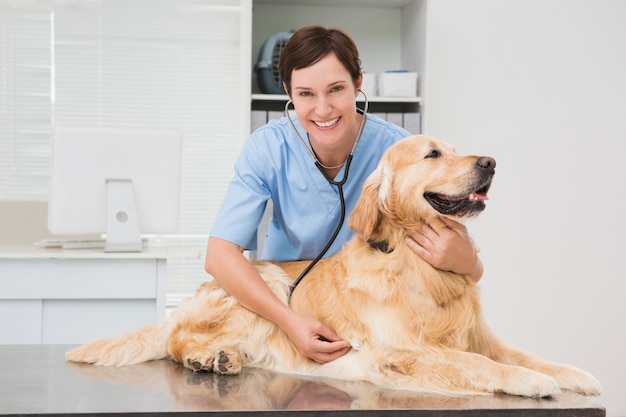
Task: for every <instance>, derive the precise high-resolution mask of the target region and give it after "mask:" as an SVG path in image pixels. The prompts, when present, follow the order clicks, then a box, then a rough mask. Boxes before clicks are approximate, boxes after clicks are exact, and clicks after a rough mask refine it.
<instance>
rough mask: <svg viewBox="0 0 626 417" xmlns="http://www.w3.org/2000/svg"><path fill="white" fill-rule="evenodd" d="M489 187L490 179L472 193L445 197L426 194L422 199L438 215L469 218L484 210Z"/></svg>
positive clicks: (436, 194)
mask: <svg viewBox="0 0 626 417" xmlns="http://www.w3.org/2000/svg"><path fill="white" fill-rule="evenodd" d="M490 186H491V178H489V179H488V180H486V182H484V183H481V184H478V186H477V187H474V188H473V190H472V191H469V192H465V193H463V194H461V195H447V194H441V193H437V192H426V193H424V198H425V199H426V201H428V203H429V204H430V205H431V206H432V207H433V208H434V209H435V210H437V211H438V212H439V213H441V214H447V215H453V216H457V217H463V216H471V215H473V214H477V213H479V212H481V211H483V210H484V209H485V201H486V200H489V197H487V191H489V187H490Z"/></svg>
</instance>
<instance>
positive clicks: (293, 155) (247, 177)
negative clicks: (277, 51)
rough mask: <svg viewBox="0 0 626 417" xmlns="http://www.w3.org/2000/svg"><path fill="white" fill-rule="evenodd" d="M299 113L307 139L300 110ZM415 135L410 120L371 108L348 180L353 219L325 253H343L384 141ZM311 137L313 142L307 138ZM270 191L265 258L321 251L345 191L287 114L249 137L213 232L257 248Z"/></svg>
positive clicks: (312, 254)
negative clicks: (402, 123)
mask: <svg viewBox="0 0 626 417" xmlns="http://www.w3.org/2000/svg"><path fill="white" fill-rule="evenodd" d="M292 120H293V122H294V124H295V126H296V128H297V129H298V131H299V132H300V134H301V135H302V137H303V138H304V140H305V141H307V134H306V132H305V131H304V129H303V128H302V126H301V125H300V124H299V122H298V120H297V118H295V117H294V118H293V119H292ZM410 135H411V134H410V133H409V132H408V131H407V130H405V129H403V128H400V127H398V126H396V125H394V124H392V123H389V122H386V121H384V120H382V119H380V118H379V117H376V116H374V115H372V114H368V115H367V119H366V122H365V126H364V128H363V134H362V135H361V139H360V141H359V143H358V145H357V147H356V149H355V150H354V153H353V159H352V164H351V166H350V170H349V177H348V179H347V181H346V183H345V185H344V186H343V192H344V197H345V200H346V220H345V221H344V224H343V226H342V228H341V231H340V232H339V235H338V236H337V239H336V240H335V242H334V243H333V245H332V246H331V248H330V249H329V251H328V252H327V253H326V255H325V256H330V255H332V254H334V253H336V252H337V251H338V250H339V249H340V248H341V247H342V246H343V245H344V244H345V243H346V242H347V241H348V240H349V239H350V238H351V237H352V235H353V232H352V231H351V230H350V229H349V228H348V217H349V215H350V213H352V211H353V210H354V207H355V205H356V202H357V199H358V197H359V195H360V193H361V189H362V187H363V183H364V181H365V179H366V178H367V177H368V176H369V174H370V173H371V172H372V171H373V170H374V169H375V168H376V166H377V165H378V161H379V160H380V158H381V156H382V154H383V153H384V151H385V149H387V148H388V147H389V146H391V145H393V144H394V143H396V142H397V141H399V140H400V139H402V138H405V137H407V136H410ZM307 145H308V146H310V145H309V144H308V141H307ZM344 172H345V166H344V167H343V168H342V169H341V171H340V172H339V173H338V174H337V177H336V178H335V180H336V181H339V180H341V179H343V176H344ZM270 199H271V200H272V201H273V213H272V217H271V220H270V222H269V224H268V230H267V236H266V237H265V240H264V244H263V253H262V254H261V256H260V258H261V259H266V260H276V261H293V260H300V259H313V258H315V257H316V256H317V255H318V254H319V253H320V252H321V251H322V249H323V248H324V247H325V246H326V244H327V243H328V241H329V240H330V238H331V236H332V234H333V232H334V231H335V229H336V227H337V225H338V224H339V221H340V219H341V204H340V201H339V192H338V190H337V187H336V186H333V185H331V184H330V183H329V182H328V181H327V180H326V178H325V177H324V175H322V173H321V172H320V171H319V170H318V169H317V167H316V166H315V162H314V160H313V159H312V158H311V155H310V154H309V153H308V151H307V150H306V149H305V148H304V144H303V143H302V142H301V141H300V139H299V138H298V137H297V135H296V133H295V132H294V130H293V127H292V126H291V124H290V123H289V120H287V119H286V118H285V117H281V118H280V119H278V120H271V121H270V122H268V123H267V124H266V125H264V126H262V127H260V128H259V129H257V130H256V131H254V132H253V133H252V135H251V136H250V137H249V139H248V140H247V141H246V143H245V144H244V147H243V150H242V152H241V154H240V155H239V157H238V159H237V161H236V162H235V175H234V177H233V179H232V180H231V182H230V184H229V186H228V190H227V192H226V196H225V198H224V201H223V203H222V206H221V207H220V210H219V211H218V214H217V216H216V218H215V220H214V222H213V226H212V229H211V232H210V235H211V236H213V237H217V238H220V239H224V240H227V241H229V242H232V243H234V244H236V245H239V246H241V247H243V248H245V249H249V250H256V246H257V228H258V227H259V223H260V222H261V219H262V217H263V213H264V211H265V206H266V204H267V201H268V200H270Z"/></svg>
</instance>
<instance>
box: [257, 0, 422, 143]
mask: <svg viewBox="0 0 626 417" xmlns="http://www.w3.org/2000/svg"><path fill="white" fill-rule="evenodd" d="M425 2H426V0H391V1H388V0H365V1H362V0H335V1H326V0H320V1H317V2H315V4H314V5H312V2H310V1H306V0H289V1H285V0H253V15H252V22H253V24H252V63H253V66H254V64H255V63H256V62H257V58H258V54H259V51H260V49H261V46H262V45H263V42H265V40H266V39H267V38H268V37H270V36H271V35H273V34H274V33H277V32H283V31H289V30H292V29H297V28H299V27H302V26H306V25H310V24H320V25H324V26H328V27H340V28H342V29H344V30H345V31H346V32H348V33H349V34H350V35H351V36H352V37H353V39H354V40H355V42H356V44H357V46H358V47H359V52H360V55H361V60H362V63H363V69H364V71H366V72H369V73H382V72H384V71H388V70H397V69H405V70H409V71H415V72H417V73H418V74H420V76H419V81H418V83H419V82H421V79H422V73H423V69H424V65H423V62H424V59H423V57H424V56H425V51H424V49H425V43H424V36H423V33H424V32H425V27H424V26H425V25H424V22H425V17H424V16H425ZM251 76H252V93H253V94H252V96H251V105H250V108H251V110H252V126H251V127H252V129H254V128H255V127H258V126H259V125H260V124H263V123H264V121H266V120H268V119H271V118H275V117H280V116H282V113H283V111H284V106H285V102H286V101H287V99H288V98H287V96H286V95H276V94H262V93H261V89H260V87H259V86H258V82H257V79H256V73H255V72H254V69H252V71H251ZM419 91H420V89H419V87H418V93H419ZM368 101H369V108H368V111H369V112H370V113H374V114H376V115H378V116H379V117H382V118H384V119H387V120H389V121H392V122H394V123H397V124H401V125H405V124H406V123H405V121H408V126H407V125H405V127H406V128H407V129H408V130H409V131H411V132H412V133H419V132H421V113H422V105H423V103H422V99H421V97H419V94H418V96H417V97H375V96H369V97H368ZM361 102H363V100H362V99H361ZM262 112H266V115H265V117H263V115H262Z"/></svg>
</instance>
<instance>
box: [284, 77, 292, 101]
mask: <svg viewBox="0 0 626 417" xmlns="http://www.w3.org/2000/svg"><path fill="white" fill-rule="evenodd" d="M283 90H285V94H287V95H288V96H289V98H291V94H290V93H289V88H288V87H287V84H286V83H285V82H284V81H283Z"/></svg>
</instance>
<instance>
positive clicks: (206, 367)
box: [183, 355, 215, 372]
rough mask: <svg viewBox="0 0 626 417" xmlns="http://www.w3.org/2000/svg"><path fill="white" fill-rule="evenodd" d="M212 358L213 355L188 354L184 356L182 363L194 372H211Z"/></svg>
mask: <svg viewBox="0 0 626 417" xmlns="http://www.w3.org/2000/svg"><path fill="white" fill-rule="evenodd" d="M214 359H215V357H214V356H213V355H190V356H187V357H186V358H185V360H184V361H183V365H184V366H185V368H188V369H191V370H192V371H194V372H198V371H206V372H211V371H213V361H214Z"/></svg>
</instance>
